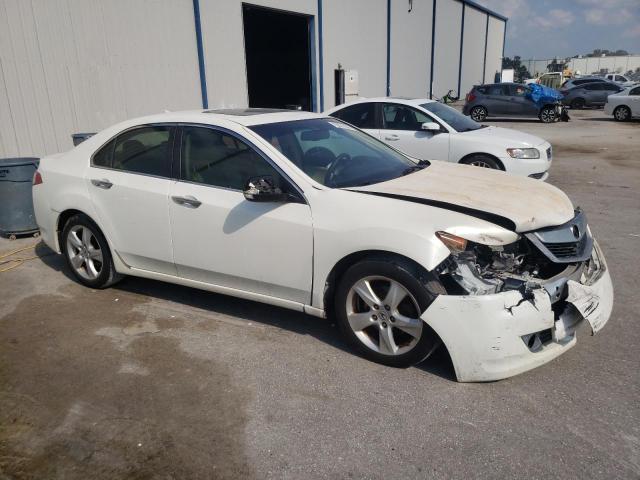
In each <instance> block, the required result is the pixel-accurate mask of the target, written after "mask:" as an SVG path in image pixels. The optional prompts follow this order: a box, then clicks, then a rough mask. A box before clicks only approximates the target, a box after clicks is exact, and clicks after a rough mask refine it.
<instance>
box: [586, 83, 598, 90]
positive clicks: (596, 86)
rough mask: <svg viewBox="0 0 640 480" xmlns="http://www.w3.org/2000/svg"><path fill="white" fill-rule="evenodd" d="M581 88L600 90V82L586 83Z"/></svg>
mask: <svg viewBox="0 0 640 480" xmlns="http://www.w3.org/2000/svg"><path fill="white" fill-rule="evenodd" d="M582 88H584V89H585V90H602V85H601V84H600V83H587V84H586V85H584V86H583V87H582Z"/></svg>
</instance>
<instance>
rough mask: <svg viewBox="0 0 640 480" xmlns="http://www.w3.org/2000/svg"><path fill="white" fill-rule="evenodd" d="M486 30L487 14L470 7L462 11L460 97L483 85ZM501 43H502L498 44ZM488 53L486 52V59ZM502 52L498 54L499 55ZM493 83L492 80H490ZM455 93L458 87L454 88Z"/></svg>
mask: <svg viewBox="0 0 640 480" xmlns="http://www.w3.org/2000/svg"><path fill="white" fill-rule="evenodd" d="M486 30H487V14H486V13H484V12H481V11H480V10H476V9H475V8H472V7H465V9H464V36H463V41H462V71H461V74H462V75H461V77H460V80H461V82H460V92H458V94H459V95H460V96H464V95H465V94H466V93H467V92H468V91H469V90H471V87H473V86H474V85H478V84H481V83H483V79H482V76H483V75H484V70H485V64H484V47H485V36H486V35H485V34H486ZM500 43H502V42H500ZM488 53H489V52H487V57H488V56H489V55H488ZM501 54H502V52H500V55H501ZM492 81H493V80H492ZM455 89H456V91H457V90H458V86H457V85H456V87H455Z"/></svg>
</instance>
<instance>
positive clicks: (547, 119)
mask: <svg viewBox="0 0 640 480" xmlns="http://www.w3.org/2000/svg"><path fill="white" fill-rule="evenodd" d="M540 117H541V120H542V121H543V122H544V123H551V122H553V121H554V120H555V119H556V112H555V111H554V110H553V109H551V108H545V109H544V110H542V112H541V113H540Z"/></svg>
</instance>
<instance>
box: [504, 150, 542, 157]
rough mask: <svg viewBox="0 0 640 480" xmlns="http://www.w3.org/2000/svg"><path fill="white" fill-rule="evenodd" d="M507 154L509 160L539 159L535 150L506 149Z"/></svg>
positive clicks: (538, 154)
mask: <svg viewBox="0 0 640 480" xmlns="http://www.w3.org/2000/svg"><path fill="white" fill-rule="evenodd" d="M507 153H508V154H509V156H510V157H511V158H540V151H539V150H538V149H537V148H507Z"/></svg>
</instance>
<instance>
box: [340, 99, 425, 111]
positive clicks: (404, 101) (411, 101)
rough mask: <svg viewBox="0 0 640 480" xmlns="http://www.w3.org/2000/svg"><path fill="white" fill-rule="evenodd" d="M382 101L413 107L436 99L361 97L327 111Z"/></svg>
mask: <svg viewBox="0 0 640 480" xmlns="http://www.w3.org/2000/svg"><path fill="white" fill-rule="evenodd" d="M381 102H386V103H400V104H403V105H411V106H413V107H419V106H420V105H422V104H424V103H433V102H436V100H431V99H429V98H410V97H373V98H366V97H360V98H358V99H357V100H354V101H352V102H349V103H342V104H340V105H336V106H335V107H333V108H329V109H327V112H334V111H337V110H341V109H343V108H345V107H348V106H350V105H357V104H359V103H381Z"/></svg>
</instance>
